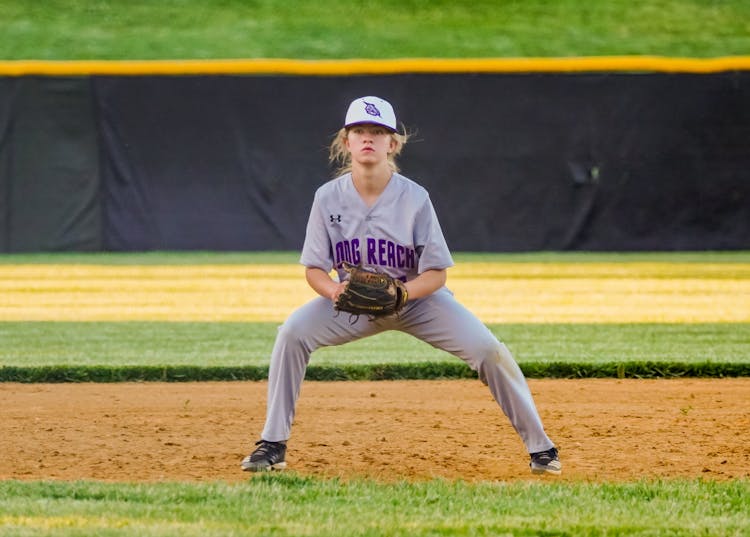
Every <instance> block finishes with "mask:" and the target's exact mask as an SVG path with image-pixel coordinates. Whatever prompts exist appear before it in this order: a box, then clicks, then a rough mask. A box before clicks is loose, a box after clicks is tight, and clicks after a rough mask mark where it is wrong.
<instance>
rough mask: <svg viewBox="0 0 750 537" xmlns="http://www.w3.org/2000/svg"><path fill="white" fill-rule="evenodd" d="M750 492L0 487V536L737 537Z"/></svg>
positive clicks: (253, 485) (686, 488)
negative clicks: (504, 536)
mask: <svg viewBox="0 0 750 537" xmlns="http://www.w3.org/2000/svg"><path fill="white" fill-rule="evenodd" d="M748 494H750V483H748V482H746V481H735V482H724V483H718V482H704V481H688V482H654V483H645V482H644V483H631V484H619V485H610V484H595V483H579V484H573V485H571V484H566V485H556V484H553V483H512V484H505V483H484V484H476V485H469V484H466V483H461V482H446V481H432V482H427V483H397V484H390V485H384V484H379V483H374V482H369V481H353V482H339V481H336V480H333V481H322V480H316V479H307V478H299V477H296V476H294V475H284V476H262V477H259V478H257V479H252V480H250V481H249V482H248V483H247V484H243V485H227V484H222V483H213V484H192V485H189V484H177V483H165V484H140V485H138V484H130V485H114V484H103V483H92V482H81V483H39V482H37V483H23V482H17V481H9V482H8V481H6V482H0V507H2V511H0V534H2V535H17V536H26V535H34V536H45V535H65V536H69V535H108V536H116V535H148V536H166V535H180V536H183V537H185V536H192V535H195V536H222V537H223V536H228V535H257V536H321V537H335V536H347V537H354V536H375V535H389V536H409V537H411V536H428V535H431V536H437V535H486V536H502V535H515V536H518V535H521V536H524V535H525V536H536V535H547V536H576V537H587V536H600V535H602V536H603V535H640V536H658V535H669V536H674V537H677V536H691V537H693V536H696V535H713V536H737V537H739V536H741V535H747V532H748V531H750V522H749V521H748V508H747V503H746V499H747V496H748Z"/></svg>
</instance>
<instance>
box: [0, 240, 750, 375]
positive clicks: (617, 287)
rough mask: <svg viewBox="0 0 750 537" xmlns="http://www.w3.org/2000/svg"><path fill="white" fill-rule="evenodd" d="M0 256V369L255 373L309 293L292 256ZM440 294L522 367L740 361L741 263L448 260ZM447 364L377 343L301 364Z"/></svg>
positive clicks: (746, 272)
mask: <svg viewBox="0 0 750 537" xmlns="http://www.w3.org/2000/svg"><path fill="white" fill-rule="evenodd" d="M616 259H619V260H620V261H619V262H616ZM0 260H2V262H0V292H1V293H2V296H3V308H2V309H0V336H1V337H0V365H2V366H16V367H19V366H20V367H26V368H34V367H45V366H53V367H55V366H66V367H72V368H76V367H84V368H85V367H109V368H118V367H125V366H131V367H132V366H137V367H162V366H183V367H195V366H199V367H225V368H239V367H255V368H259V369H262V368H264V367H266V366H267V363H268V357H269V355H270V351H271V347H272V345H273V341H274V338H275V332H276V328H277V326H278V324H279V323H280V322H282V321H283V320H284V318H285V317H286V316H287V315H288V314H289V313H290V312H291V311H292V310H293V309H294V308H296V307H297V306H299V305H301V304H302V303H303V302H305V301H306V300H308V299H310V298H312V297H313V296H314V294H313V292H312V291H311V290H310V289H309V288H308V287H307V285H306V284H305V283H304V279H303V277H302V272H301V268H300V267H299V266H298V265H297V264H296V263H295V260H296V254H292V253H283V252H274V253H269V254H266V253H246V254H237V253H235V254H226V253H215V254H211V253H207V252H203V253H185V254H179V253H163V254H158V253H152V254H101V255H95V254H79V255H75V254H59V255H58V254H46V255H11V256H3V257H2V258H0ZM449 286H450V288H451V289H452V290H453V291H454V292H455V293H456V295H457V296H458V298H459V299H460V300H461V301H462V302H464V303H465V304H466V305H467V307H469V308H470V309H472V310H473V311H475V312H476V313H477V314H478V315H479V317H480V318H481V319H482V320H484V321H485V322H486V323H487V324H488V325H489V326H490V328H491V329H492V330H493V332H494V333H495V334H496V335H497V336H498V338H500V339H501V340H503V341H505V342H506V343H507V344H508V346H509V347H510V348H511V350H512V351H513V352H514V355H515V356H516V357H517V359H518V361H519V363H521V365H522V366H526V365H534V364H537V365H538V364H554V363H560V362H562V363H567V364H578V365H581V366H586V365H592V364H593V365H601V364H612V363H616V364H623V363H640V362H658V363H662V364H663V363H672V364H693V365H695V364H702V363H705V362H709V363H714V364H740V365H742V364H748V363H750V310H748V308H747V307H746V304H747V303H748V300H749V298H750V254H748V253H747V252H733V253H724V254H716V253H710V252H708V253H690V254H687V253H677V254H668V253H661V254H630V255H622V256H615V255H613V254H581V253H579V254H553V253H545V254H535V255H531V254H459V255H458V256H457V266H456V267H454V268H453V269H451V271H450V280H449ZM455 361H456V359H455V358H454V357H452V356H450V355H448V354H447V353H444V352H442V351H439V350H436V349H434V348H432V347H430V346H429V345H427V344H425V343H423V342H421V341H418V340H416V339H414V338H411V337H410V336H407V335H405V334H401V333H397V332H390V333H386V334H381V335H379V336H377V337H374V338H368V339H365V340H362V341H358V342H354V343H350V344H348V345H344V346H341V347H333V348H328V349H321V350H320V351H318V352H317V353H316V354H315V355H314V360H313V364H314V365H315V366H316V367H329V368H331V367H334V368H335V367H341V366H364V367H370V366H375V365H382V364H390V365H399V364H400V365H409V364H434V363H444V364H455ZM564 374H568V373H564Z"/></svg>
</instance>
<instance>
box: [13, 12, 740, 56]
mask: <svg viewBox="0 0 750 537" xmlns="http://www.w3.org/2000/svg"><path fill="white" fill-rule="evenodd" d="M0 13H2V19H3V31H2V32H0V51H1V52H0V58H1V59H48V60H61V59H164V58H166V59H170V58H174V59H184V58H191V59H193V58H194V59H201V58H299V59H319V58H320V59H328V58H334V59H335V58H399V57H446V58H454V57H455V58H460V57H529V56H532V57H533V56H537V57H545V56H602V55H644V54H646V55H665V56H687V57H712V56H726V55H744V54H748V53H749V52H750V23H749V22H748V21H750V4H748V2H747V1H745V0H723V1H721V2H705V1H700V0H651V1H648V2H630V1H628V0H608V1H606V2H586V3H582V2H579V1H578V0H556V1H555V2H545V1H543V0H526V1H523V2H516V1H511V0H471V1H450V0H433V1H430V2H425V1H422V0H377V1H375V2H368V3H365V4H362V3H357V2H350V1H347V0H328V1H326V2H319V1H317V0H300V1H295V2H284V1H281V0H255V1H253V2H248V1H245V0H210V1H203V0H163V1H161V2H152V1H149V0H133V1H129V2H122V1H120V2H100V1H94V0H45V2H19V1H18V0H0Z"/></svg>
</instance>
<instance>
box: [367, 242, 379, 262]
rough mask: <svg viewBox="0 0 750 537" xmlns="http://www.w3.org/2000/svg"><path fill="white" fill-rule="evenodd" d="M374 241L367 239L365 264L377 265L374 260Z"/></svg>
mask: <svg viewBox="0 0 750 537" xmlns="http://www.w3.org/2000/svg"><path fill="white" fill-rule="evenodd" d="M375 244H376V243H375V239H371V238H369V237H368V238H367V264H368V265H377V264H378V260H377V259H376V258H375Z"/></svg>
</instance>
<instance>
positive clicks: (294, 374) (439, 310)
mask: <svg viewBox="0 0 750 537" xmlns="http://www.w3.org/2000/svg"><path fill="white" fill-rule="evenodd" d="M336 313H337V312H336V311H335V310H334V309H333V303H332V302H331V300H329V299H327V298H323V297H317V298H315V299H313V300H312V301H310V302H308V303H307V304H305V305H304V306H302V307H300V308H299V309H297V310H296V311H294V312H293V313H292V314H291V315H290V316H289V318H288V319H287V320H286V322H284V324H282V325H281V326H280V327H279V331H278V335H277V337H276V342H275V344H274V347H273V352H272V354H271V364H270V368H269V372H268V401H267V414H266V424H265V427H264V429H263V433H262V435H261V438H262V439H263V440H267V441H269V442H281V441H286V440H288V439H289V436H290V433H291V429H292V421H293V419H294V412H295V406H296V403H297V398H298V397H299V393H300V387H301V385H302V380H303V379H304V377H305V370H306V369H307V364H308V362H309V360H310V354H311V353H312V352H313V351H315V350H316V349H319V348H321V347H327V346H333V345H341V344H343V343H347V342H350V341H354V340H357V339H361V338H364V337H368V336H372V335H375V334H378V333H380V332H384V331H386V330H399V331H402V332H405V333H407V334H411V335H413V336H414V337H416V338H419V339H421V340H422V341H425V342H426V343H429V344H430V345H432V346H433V347H436V348H438V349H441V350H444V351H446V352H449V353H451V354H453V355H455V356H458V357H459V358H461V359H462V360H464V361H465V362H466V363H467V364H468V365H469V367H471V368H472V369H473V370H475V371H477V372H478V373H479V378H480V379H481V380H482V381H483V382H484V383H485V384H487V386H488V387H489V389H490V392H491V393H492V396H493V397H494V398H495V401H497V402H498V404H499V405H500V408H502V410H503V412H505V415H506V416H507V417H508V418H509V419H510V422H511V424H512V425H513V427H514V428H515V430H516V431H517V433H518V434H519V436H520V437H521V439H522V440H523V443H524V445H525V446H526V449H527V450H528V452H529V453H536V452H539V451H545V450H547V449H550V448H552V447H554V444H553V442H552V441H551V440H550V439H549V438H548V437H547V434H546V433H545V432H544V427H543V426H542V421H541V419H540V418H539V413H538V412H537V409H536V406H535V404H534V400H533V397H532V395H531V392H530V391H529V387H528V385H527V383H526V379H525V378H524V376H523V372H522V371H521V369H520V368H519V367H518V364H517V363H516V361H515V360H514V359H513V356H512V355H511V353H510V351H509V350H508V348H507V347H506V346H505V344H503V343H501V342H500V341H498V340H497V338H496V337H495V336H494V334H493V333H492V332H491V331H490V330H489V329H488V328H487V327H486V326H485V325H484V324H483V323H482V322H481V321H480V320H479V319H478V318H477V317H476V316H475V315H474V314H473V313H471V312H470V311H469V310H467V309H466V308H465V307H464V306H463V305H461V304H460V303H459V302H458V301H457V300H456V299H455V298H454V297H453V294H452V293H451V292H450V291H449V290H448V289H447V288H445V287H443V288H441V289H439V290H438V291H436V292H435V293H433V294H431V295H430V296H427V297H425V298H421V299H417V300H414V301H411V302H409V303H407V305H406V307H405V308H404V309H403V310H402V311H401V312H400V313H399V315H398V316H395V315H394V316H390V317H385V318H380V319H376V320H374V321H370V320H369V319H368V318H367V317H366V316H364V315H363V316H360V318H359V319H358V320H357V321H356V322H354V323H353V324H352V323H350V316H349V314H347V313H340V314H338V315H337V314H336Z"/></svg>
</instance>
